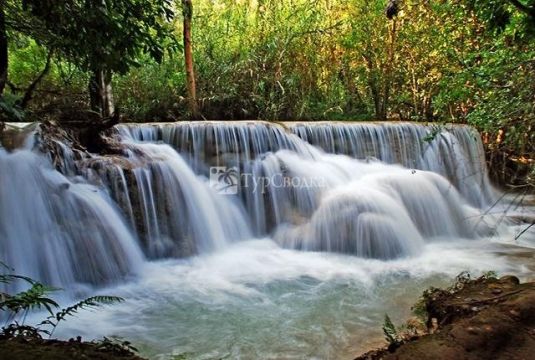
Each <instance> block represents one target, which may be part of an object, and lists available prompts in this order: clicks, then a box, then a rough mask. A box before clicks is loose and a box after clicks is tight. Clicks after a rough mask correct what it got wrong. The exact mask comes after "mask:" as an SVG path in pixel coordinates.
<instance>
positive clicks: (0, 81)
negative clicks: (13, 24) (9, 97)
mask: <svg viewBox="0 0 535 360" xmlns="http://www.w3.org/2000/svg"><path fill="white" fill-rule="evenodd" d="M4 9H5V0H0V96H2V94H3V93H4V88H5V87H6V83H7V70H8V63H9V62H8V50H7V34H6V18H5V11H4Z"/></svg>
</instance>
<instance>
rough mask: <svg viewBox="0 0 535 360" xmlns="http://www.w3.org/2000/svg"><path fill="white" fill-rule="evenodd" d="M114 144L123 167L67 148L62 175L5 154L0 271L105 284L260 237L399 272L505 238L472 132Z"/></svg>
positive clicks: (316, 129)
mask: <svg viewBox="0 0 535 360" xmlns="http://www.w3.org/2000/svg"><path fill="white" fill-rule="evenodd" d="M116 137H117V140H118V142H119V143H120V147H121V149H122V152H123V153H122V154H121V155H113V156H112V155H108V156H99V155H87V156H83V157H81V158H80V157H79V156H78V157H77V156H74V154H73V152H72V150H71V149H70V147H69V146H68V144H65V143H62V142H58V143H57V146H58V151H59V152H61V153H62V155H61V156H60V158H61V159H62V160H61V161H59V162H58V161H56V162H55V164H54V165H55V168H56V170H55V169H53V166H52V164H51V162H50V160H49V159H48V158H47V156H46V154H42V153H40V152H39V151H38V150H36V148H32V146H31V145H28V146H27V147H26V148H25V149H19V150H16V151H14V152H12V153H8V152H7V151H4V150H1V148H0V199H1V200H2V201H1V202H0V255H1V259H2V260H3V261H5V262H6V263H9V264H10V265H11V266H13V267H15V268H16V269H17V271H18V272H21V273H24V274H25V275H30V276H33V277H35V278H38V279H41V280H44V281H47V282H48V283H51V284H55V285H63V286H64V285H68V284H72V283H89V284H103V283H107V282H110V281H117V280H118V279H120V278H122V277H124V276H127V275H129V274H134V273H135V272H136V269H137V268H138V266H139V265H140V264H141V263H142V262H143V261H144V260H143V258H144V257H148V258H151V259H157V258H176V257H186V256H191V255H195V254H199V253H206V252H214V251H219V250H220V249H222V248H224V247H226V246H227V245H228V244H230V243H231V242H235V241H240V240H245V239H251V238H253V237H265V236H270V237H273V238H274V239H275V240H276V241H277V242H278V243H279V244H280V245H281V246H284V247H288V248H293V249H299V250H309V251H332V252H341V253H349V254H354V255H357V256H361V257H369V258H378V259H392V258H397V257H401V256H412V255H415V254H417V253H418V252H419V251H420V250H421V248H422V246H423V245H424V244H425V243H427V242H429V241H445V240H449V239H455V238H478V237H481V236H488V235H490V234H492V233H494V232H496V231H497V230H499V225H498V222H497V220H496V219H494V218H492V216H489V215H485V214H483V212H484V211H481V209H483V208H484V207H485V206H486V205H488V204H491V203H492V202H493V201H494V199H496V195H495V192H494V190H493V189H492V186H491V185H490V183H489V180H488V178H487V174H486V168H485V161H484V156H483V150H482V145H481V141H480V139H479V136H478V134H477V133H476V132H475V131H474V130H473V129H472V128H470V127H467V126H448V127H444V128H442V129H440V131H437V128H435V127H432V126H425V125H419V124H412V123H280V124H272V123H266V122H256V121H255V122H180V123H162V124H122V125H118V126H117V127H116ZM58 170H59V171H58ZM29 249H34V251H31V252H30V251H29Z"/></svg>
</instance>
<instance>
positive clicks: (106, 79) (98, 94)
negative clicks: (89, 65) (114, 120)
mask: <svg viewBox="0 0 535 360" xmlns="http://www.w3.org/2000/svg"><path fill="white" fill-rule="evenodd" d="M111 77H112V73H111V71H108V70H96V71H94V72H93V75H92V76H91V79H90V80H89V97H90V101H91V110H93V111H96V112H98V113H100V114H101V115H102V117H110V116H112V115H113V114H114V113H115V105H114V103H113V91H112V86H111Z"/></svg>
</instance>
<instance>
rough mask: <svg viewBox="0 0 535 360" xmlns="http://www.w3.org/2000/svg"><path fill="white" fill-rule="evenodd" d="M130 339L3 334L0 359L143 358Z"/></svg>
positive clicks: (95, 359)
mask: <svg viewBox="0 0 535 360" xmlns="http://www.w3.org/2000/svg"><path fill="white" fill-rule="evenodd" d="M132 350H133V349H132V348H131V347H129V344H128V343H116V342H112V341H110V340H106V339H105V340H102V341H99V342H84V341H81V338H77V339H76V340H75V339H70V340H69V341H61V340H56V339H51V340H45V339H41V338H39V337H31V336H30V337H28V336H17V337H9V338H7V337H3V338H0V360H4V359H5V360H7V359H9V360H78V359H84V360H87V359H94V360H115V359H121V360H143V358H141V357H139V356H137V355H136V354H135V353H134V352H133V351H132Z"/></svg>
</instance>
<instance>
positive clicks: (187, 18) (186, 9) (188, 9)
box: [182, 0, 200, 119]
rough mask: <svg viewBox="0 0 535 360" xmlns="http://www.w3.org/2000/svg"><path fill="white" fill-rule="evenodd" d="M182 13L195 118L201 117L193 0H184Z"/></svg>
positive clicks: (192, 108) (189, 84)
mask: <svg viewBox="0 0 535 360" xmlns="http://www.w3.org/2000/svg"><path fill="white" fill-rule="evenodd" d="M182 13H183V15H184V29H183V32H184V62H185V66H186V81H187V85H186V86H187V90H188V107H189V111H190V113H191V117H192V118H193V119H199V117H200V114H199V107H198V104H197V89H196V86H195V70H194V63H193V47H192V44H191V20H192V17H193V4H192V3H191V0H182Z"/></svg>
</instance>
